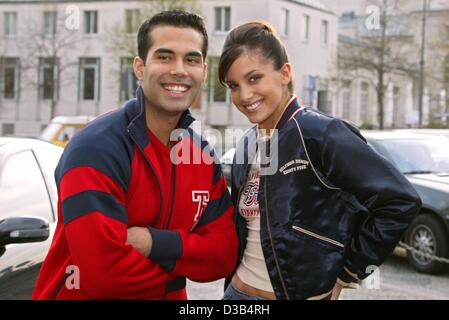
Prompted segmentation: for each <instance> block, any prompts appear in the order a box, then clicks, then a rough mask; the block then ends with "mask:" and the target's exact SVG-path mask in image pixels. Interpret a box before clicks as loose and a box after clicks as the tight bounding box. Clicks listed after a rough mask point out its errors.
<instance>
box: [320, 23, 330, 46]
mask: <svg viewBox="0 0 449 320" xmlns="http://www.w3.org/2000/svg"><path fill="white" fill-rule="evenodd" d="M328 35H329V22H328V21H326V20H322V21H321V44H322V45H327V41H328Z"/></svg>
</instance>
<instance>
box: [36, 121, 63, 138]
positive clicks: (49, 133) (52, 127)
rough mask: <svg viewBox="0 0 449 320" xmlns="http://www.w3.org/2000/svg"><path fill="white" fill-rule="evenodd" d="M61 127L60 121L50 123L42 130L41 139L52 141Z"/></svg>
mask: <svg viewBox="0 0 449 320" xmlns="http://www.w3.org/2000/svg"><path fill="white" fill-rule="evenodd" d="M60 128H61V125H60V124H58V123H50V124H49V125H48V126H47V127H46V128H45V129H44V131H43V132H42V134H41V135H40V137H39V139H41V140H44V141H51V139H53V137H54V136H55V134H56V133H57V132H58V130H59V129H60Z"/></svg>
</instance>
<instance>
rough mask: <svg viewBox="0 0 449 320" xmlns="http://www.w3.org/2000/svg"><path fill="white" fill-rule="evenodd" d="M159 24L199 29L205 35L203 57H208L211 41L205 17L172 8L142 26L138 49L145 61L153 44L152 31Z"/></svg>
mask: <svg viewBox="0 0 449 320" xmlns="http://www.w3.org/2000/svg"><path fill="white" fill-rule="evenodd" d="M157 26H172V27H178V28H192V29H194V30H196V31H198V32H199V33H200V34H201V35H202V36H203V48H202V49H201V52H202V54H203V58H204V59H206V55H207V47H208V42H209V41H208V37H207V31H206V27H205V25H204V20H203V18H202V17H200V16H199V15H197V14H196V13H191V12H186V11H182V10H170V11H163V12H160V13H158V14H156V15H154V16H153V17H152V18H150V19H148V20H146V21H145V22H144V23H143V24H142V25H141V26H140V29H139V33H138V34H137V49H138V54H139V57H140V58H141V59H142V60H143V62H144V63H145V61H146V59H147V54H148V50H149V49H150V48H151V46H152V45H153V43H152V39H151V31H152V30H153V29H154V28H155V27H157Z"/></svg>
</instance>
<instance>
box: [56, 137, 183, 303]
mask: <svg viewBox="0 0 449 320" xmlns="http://www.w3.org/2000/svg"><path fill="white" fill-rule="evenodd" d="M110 150H112V148H106V147H103V148H101V147H98V146H97V147H89V146H81V147H75V148H74V147H73V145H72V147H70V148H68V149H67V150H66V151H65V152H64V155H63V157H62V159H61V161H60V164H59V165H58V168H57V171H56V180H57V183H58V195H59V205H58V208H59V210H61V215H62V219H63V223H64V229H65V234H66V238H67V242H68V246H69V250H70V254H71V258H72V260H73V263H74V264H75V265H76V266H77V267H78V268H79V271H80V279H81V280H80V286H81V288H82V289H83V290H84V291H86V292H87V293H88V294H89V295H90V296H91V297H92V298H94V299H145V298H151V297H156V296H162V295H163V294H164V293H165V291H166V283H167V282H170V281H171V280H174V279H175V278H176V276H174V275H171V274H169V273H168V272H167V271H166V270H164V269H163V268H162V267H160V265H158V264H156V263H154V262H151V261H150V260H149V259H147V258H146V257H144V256H142V255H141V254H140V253H139V252H138V251H137V250H135V249H134V248H133V247H132V246H130V245H127V244H126V237H127V212H126V186H127V180H129V174H130V172H127V168H128V165H129V161H130V160H127V159H126V158H123V159H121V158H120V156H123V157H125V156H124V155H122V154H117V153H116V152H111V151H110ZM127 161H128V165H127ZM61 215H60V216H61Z"/></svg>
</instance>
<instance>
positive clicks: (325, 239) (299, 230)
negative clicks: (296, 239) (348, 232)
mask: <svg viewBox="0 0 449 320" xmlns="http://www.w3.org/2000/svg"><path fill="white" fill-rule="evenodd" d="M292 229H293V230H296V231H298V232H300V233H303V234H307V235H309V236H311V237H313V238H316V239H318V240H321V241H324V242H327V243H330V244H333V245H334V246H337V247H341V248H344V247H345V246H344V245H343V243H341V242H338V241H335V240H333V239H330V238H327V237H323V236H320V235H318V234H316V233H314V232H312V231H309V230H306V229H304V228H301V227H297V226H292Z"/></svg>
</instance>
